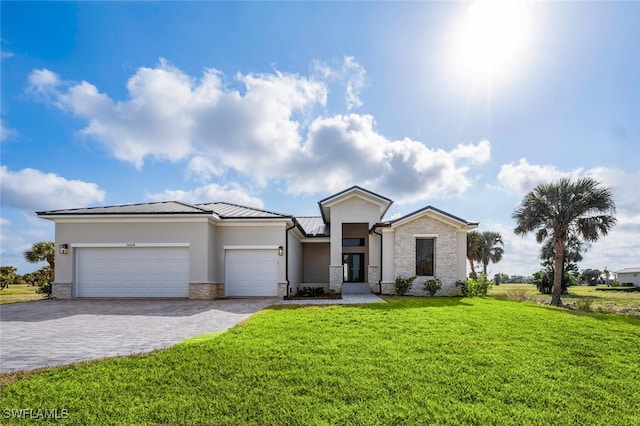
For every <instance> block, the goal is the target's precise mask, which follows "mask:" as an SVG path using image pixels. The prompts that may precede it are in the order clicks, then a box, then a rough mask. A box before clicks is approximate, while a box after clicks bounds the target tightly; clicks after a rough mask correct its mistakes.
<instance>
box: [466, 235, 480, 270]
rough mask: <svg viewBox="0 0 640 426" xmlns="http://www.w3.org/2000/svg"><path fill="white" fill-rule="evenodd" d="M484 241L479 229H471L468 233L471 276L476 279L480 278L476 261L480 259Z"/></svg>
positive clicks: (468, 256)
mask: <svg viewBox="0 0 640 426" xmlns="http://www.w3.org/2000/svg"><path fill="white" fill-rule="evenodd" d="M481 242H482V235H481V234H480V233H479V232H477V231H471V232H468V233H467V259H468V260H469V265H470V266H471V274H470V276H471V278H473V279H474V280H475V279H476V278H478V274H477V273H476V268H475V265H474V263H475V262H477V261H479V260H480V243H481Z"/></svg>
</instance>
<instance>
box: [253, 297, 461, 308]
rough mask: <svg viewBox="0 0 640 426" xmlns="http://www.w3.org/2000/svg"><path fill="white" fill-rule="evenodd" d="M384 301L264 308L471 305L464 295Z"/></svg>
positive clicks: (401, 298) (397, 298) (442, 306)
mask: <svg viewBox="0 0 640 426" xmlns="http://www.w3.org/2000/svg"><path fill="white" fill-rule="evenodd" d="M382 297H383V299H384V300H385V302H386V303H365V304H344V305H343V304H327V305H314V304H308V305H273V306H269V307H267V308H265V309H268V310H289V309H335V308H336V307H340V308H352V309H369V310H378V311H389V310H395V309H425V308H427V309H430V308H448V307H460V306H461V307H471V306H472V304H471V303H470V301H469V300H468V299H465V298H464V297H412V296H382Z"/></svg>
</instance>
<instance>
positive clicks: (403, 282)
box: [394, 275, 417, 296]
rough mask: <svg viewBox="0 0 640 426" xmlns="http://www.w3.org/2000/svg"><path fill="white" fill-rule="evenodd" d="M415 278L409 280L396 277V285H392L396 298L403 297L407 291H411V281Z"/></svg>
mask: <svg viewBox="0 0 640 426" xmlns="http://www.w3.org/2000/svg"><path fill="white" fill-rule="evenodd" d="M416 278H417V277H416V276H415V275H414V276H413V277H409V278H404V277H396V283H395V284H394V288H395V291H396V294H397V295H398V296H404V295H405V294H406V293H407V292H408V291H409V290H411V286H413V281H414V280H415V279H416Z"/></svg>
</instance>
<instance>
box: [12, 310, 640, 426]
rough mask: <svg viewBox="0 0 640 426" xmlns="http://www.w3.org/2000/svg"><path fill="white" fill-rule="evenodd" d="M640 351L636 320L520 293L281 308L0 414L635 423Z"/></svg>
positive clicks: (80, 378)
mask: <svg viewBox="0 0 640 426" xmlns="http://www.w3.org/2000/svg"><path fill="white" fill-rule="evenodd" d="M43 344H55V342H43ZM639 348H640V321H638V320H637V319H634V318H630V317H625V316H616V315H586V314H582V313H577V312H569V311H566V310H559V309H555V308H548V307H541V306H537V305H535V304H532V303H519V302H514V301H510V300H497V299H492V298H485V299H482V298H475V299H462V298H390V299H389V303H388V304H373V305H367V306H361V307H357V306H351V307H349V306H344V307H342V306H329V307H308V308H301V307H280V308H272V309H266V310H264V311H262V312H260V313H259V314H257V315H256V316H254V317H253V318H252V319H250V320H249V321H247V322H246V323H244V324H243V325H241V326H239V327H236V328H234V329H232V330H230V331H228V332H225V333H222V334H212V335H209V336H206V335H205V336H201V337H199V338H196V339H191V340H189V341H186V342H183V343H181V344H179V345H176V346H174V347H172V348H169V349H167V350H164V351H160V352H157V353H154V354H151V355H145V356H135V357H128V358H118V359H112V360H106V361H101V362H94V363H90V364H85V365H79V366H72V367H63V368H56V369H52V370H50V371H45V372H40V373H37V374H33V375H31V376H29V377H26V378H23V379H21V380H18V381H17V382H15V383H13V384H12V385H10V386H9V387H7V388H5V389H3V391H2V394H1V395H0V408H2V409H19V408H27V409H29V408H30V409H34V410H35V409H38V408H48V409H58V410H61V409H66V410H68V411H67V412H68V418H66V419H61V420H57V421H56V422H57V423H61V424H132V423H135V424H150V423H162V424H167V423H171V424H194V423H208V424H292V425H296V424H300V425H307V424H327V425H333V424H354V425H367V424H399V425H400V424H402V425H404V424H452V425H457V424H474V425H485V424H499V425H522V424H545V425H546V424H554V425H566V424H589V425H597V424H602V425H611V424H616V425H634V426H637V425H638V424H640V350H639ZM5 379H6V378H5ZM4 422H6V423H8V424H10V423H12V422H15V423H22V422H23V421H22V420H12V419H5V420H4Z"/></svg>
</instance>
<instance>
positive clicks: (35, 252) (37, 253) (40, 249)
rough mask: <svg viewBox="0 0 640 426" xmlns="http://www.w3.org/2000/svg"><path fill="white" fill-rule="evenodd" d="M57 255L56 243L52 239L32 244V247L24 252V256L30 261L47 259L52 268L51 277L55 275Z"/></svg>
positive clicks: (35, 261) (36, 261)
mask: <svg viewBox="0 0 640 426" xmlns="http://www.w3.org/2000/svg"><path fill="white" fill-rule="evenodd" d="M55 257H56V245H55V243H53V242H52V241H40V242H39V243H35V244H34V245H33V246H31V249H29V250H25V252H24V258H25V260H26V261H27V262H29V263H38V262H43V261H46V262H47V263H48V264H49V267H50V268H51V279H54V277H55V270H56V263H55Z"/></svg>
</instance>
